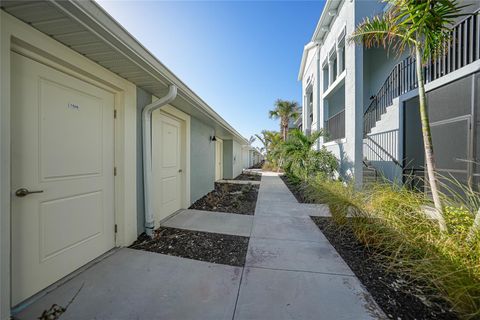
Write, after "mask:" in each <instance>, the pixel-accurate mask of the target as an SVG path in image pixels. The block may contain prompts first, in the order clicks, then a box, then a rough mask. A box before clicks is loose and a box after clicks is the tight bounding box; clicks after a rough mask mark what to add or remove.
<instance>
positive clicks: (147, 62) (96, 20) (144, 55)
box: [48, 0, 247, 143]
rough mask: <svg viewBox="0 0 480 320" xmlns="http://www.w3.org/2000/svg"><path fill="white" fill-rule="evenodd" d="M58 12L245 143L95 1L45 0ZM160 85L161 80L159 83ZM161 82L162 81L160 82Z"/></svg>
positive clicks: (242, 138)
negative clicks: (172, 87) (126, 53)
mask: <svg viewBox="0 0 480 320" xmlns="http://www.w3.org/2000/svg"><path fill="white" fill-rule="evenodd" d="M48 1H49V2H50V3H52V4H54V5H55V6H56V7H57V8H59V9H61V10H62V11H64V12H65V13H67V14H68V15H69V16H71V17H72V18H73V19H75V20H77V21H79V20H80V21H81V22H83V24H84V25H88V26H89V27H90V29H91V31H92V32H95V33H96V34H97V35H98V36H100V37H101V38H102V39H104V40H105V41H106V42H107V43H109V44H110V45H111V46H113V47H115V48H117V49H118V50H122V51H124V50H128V51H129V53H130V56H129V58H130V59H132V60H134V62H136V63H137V64H139V65H140V66H141V67H142V68H144V69H145V71H147V72H150V73H152V72H153V73H155V74H157V75H158V76H159V77H160V78H163V79H164V80H166V81H167V82H169V83H170V84H175V85H176V86H177V87H178V89H179V91H180V94H182V93H183V94H184V95H186V96H187V97H188V98H189V99H190V100H191V101H192V102H194V107H196V108H197V109H199V110H200V111H203V112H204V113H205V114H207V115H208V116H209V118H211V119H212V120H213V121H214V122H216V123H217V124H218V125H220V126H221V127H223V128H224V129H225V130H227V131H228V132H230V134H232V136H233V137H235V138H236V140H238V141H239V142H241V143H247V139H246V138H245V137H243V136H242V135H241V134H240V133H239V132H238V131H236V130H235V129H234V128H233V127H232V126H231V125H230V124H229V123H228V122H227V121H225V120H224V119H223V118H222V117H221V116H220V115H219V114H218V113H217V112H215V110H213V109H212V108H211V107H210V106H209V105H208V104H207V103H206V102H205V101H203V100H202V99H201V98H200V96H198V95H197V94H196V93H195V92H194V91H193V90H192V89H190V88H189V87H188V86H187V85H186V84H185V83H184V82H183V81H181V80H180V79H179V78H178V77H177V76H175V74H174V73H173V72H172V71H170V70H169V69H168V68H167V67H166V66H165V65H164V64H163V63H161V62H160V61H159V60H158V59H157V58H156V57H155V56H154V55H153V54H152V53H150V52H149V51H148V50H147V49H146V48H145V47H144V46H143V45H142V44H141V43H140V42H139V41H138V40H137V39H135V37H133V36H132V35H131V34H130V33H129V32H128V31H127V30H126V29H125V28H123V27H122V26H121V25H120V24H119V23H118V22H117V21H116V20H115V19H113V18H112V17H111V16H110V15H109V14H108V13H107V12H106V11H105V10H104V9H103V8H101V7H100V6H99V5H98V4H97V3H95V2H94V1H73V0H69V1H54V0H48ZM159 81H161V79H159ZM161 82H162V81H161Z"/></svg>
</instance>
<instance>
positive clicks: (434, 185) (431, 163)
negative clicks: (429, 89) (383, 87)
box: [415, 46, 447, 231]
mask: <svg viewBox="0 0 480 320" xmlns="http://www.w3.org/2000/svg"><path fill="white" fill-rule="evenodd" d="M415 58H416V61H415V63H416V67H417V79H418V97H419V101H420V120H421V123H422V134H423V146H424V148H425V162H426V164H427V175H428V182H429V184H430V190H431V192H432V197H433V203H434V205H435V209H436V211H437V220H438V224H439V227H440V230H441V231H446V229H447V226H446V224H445V219H444V218H443V205H442V202H441V200H440V196H439V193H438V181H437V178H436V176H435V157H434V154H433V145H432V134H431V132H430V122H429V119H428V110H427V99H426V96H425V83H424V79H423V68H422V57H421V53H420V48H419V47H418V46H415Z"/></svg>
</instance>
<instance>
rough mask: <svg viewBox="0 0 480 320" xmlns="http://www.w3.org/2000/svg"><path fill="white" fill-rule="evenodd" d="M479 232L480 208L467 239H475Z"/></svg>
mask: <svg viewBox="0 0 480 320" xmlns="http://www.w3.org/2000/svg"><path fill="white" fill-rule="evenodd" d="M477 233H480V209H478V211H477V214H476V215H475V220H474V221H473V225H472V226H471V227H470V232H469V233H468V238H467V241H473V240H474V238H475V236H476V235H477Z"/></svg>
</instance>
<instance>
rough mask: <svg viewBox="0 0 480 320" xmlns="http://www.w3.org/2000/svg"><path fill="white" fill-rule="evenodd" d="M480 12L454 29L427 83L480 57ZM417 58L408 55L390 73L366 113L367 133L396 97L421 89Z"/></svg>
mask: <svg viewBox="0 0 480 320" xmlns="http://www.w3.org/2000/svg"><path fill="white" fill-rule="evenodd" d="M478 13H479V11H476V12H475V13H473V14H472V15H470V16H468V17H466V18H465V19H463V20H461V21H460V22H458V23H457V24H455V26H454V27H453V28H452V31H451V39H450V41H448V43H445V45H444V50H443V54H442V55H440V57H439V58H437V59H431V61H430V62H429V63H428V64H427V65H426V66H425V67H424V68H423V76H424V79H425V83H429V82H432V81H434V80H436V79H439V78H441V77H443V76H445V75H447V74H449V73H451V72H453V71H455V70H458V69H460V68H462V67H464V66H466V65H468V64H470V63H473V62H474V61H477V60H479V59H480V17H479V16H478ZM417 85H418V83H417V74H416V66H415V59H414V58H412V57H408V58H406V59H404V60H403V61H401V62H400V63H398V64H397V65H396V66H395V67H394V68H393V70H392V71H391V72H390V74H389V75H388V77H387V79H386V80H385V82H384V83H383V85H382V87H381V88H380V90H379V91H378V93H377V94H376V95H375V96H374V98H373V99H372V102H371V103H370V105H369V106H368V108H367V109H366V110H365V112H364V115H363V134H364V136H366V135H368V134H369V133H370V132H371V131H372V128H374V127H375V126H376V124H377V122H378V121H379V120H380V119H381V117H382V115H383V114H384V113H385V112H386V111H387V107H388V106H390V105H392V103H393V99H395V98H397V97H399V96H401V95H402V94H405V93H407V92H409V91H411V90H413V89H415V88H417Z"/></svg>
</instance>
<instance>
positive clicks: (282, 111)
mask: <svg viewBox="0 0 480 320" xmlns="http://www.w3.org/2000/svg"><path fill="white" fill-rule="evenodd" d="M269 116H270V118H273V119H280V128H281V133H282V138H283V140H284V141H285V140H287V136H288V126H289V123H290V120H297V119H298V117H300V109H299V107H298V103H296V102H295V101H286V100H281V99H277V101H275V108H274V109H273V110H270V111H269Z"/></svg>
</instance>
